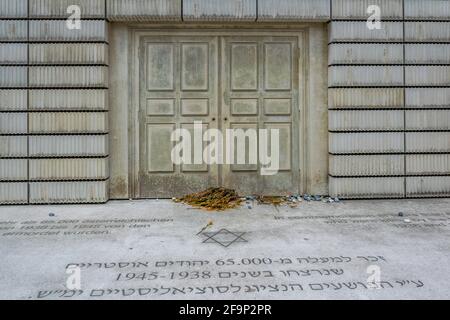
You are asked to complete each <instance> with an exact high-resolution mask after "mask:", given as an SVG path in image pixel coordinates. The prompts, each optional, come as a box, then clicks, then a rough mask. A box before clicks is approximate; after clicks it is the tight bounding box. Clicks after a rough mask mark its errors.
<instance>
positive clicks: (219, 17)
mask: <svg viewBox="0 0 450 320" xmlns="http://www.w3.org/2000/svg"><path fill="white" fill-rule="evenodd" d="M256 17H257V6H256V0H227V1H223V0H183V20H184V21H256Z"/></svg>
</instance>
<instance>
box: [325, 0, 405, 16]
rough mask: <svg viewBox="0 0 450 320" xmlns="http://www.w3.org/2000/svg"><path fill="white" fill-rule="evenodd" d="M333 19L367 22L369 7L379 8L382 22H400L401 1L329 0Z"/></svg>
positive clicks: (401, 12) (401, 14) (401, 13)
mask: <svg viewBox="0 0 450 320" xmlns="http://www.w3.org/2000/svg"><path fill="white" fill-rule="evenodd" d="M331 2H332V7H333V15H332V18H333V19H336V20H337V19H343V20H351V19H362V20H367V18H368V17H369V16H370V15H371V13H368V12H367V9H368V8H369V6H371V5H376V6H378V7H380V9H381V14H382V19H383V20H394V19H398V20H401V19H402V18H403V0H331Z"/></svg>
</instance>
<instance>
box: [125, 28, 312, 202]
mask: <svg viewBox="0 0 450 320" xmlns="http://www.w3.org/2000/svg"><path fill="white" fill-rule="evenodd" d="M200 26H201V28H199V27H200ZM164 35H168V36H169V35H170V36H218V37H221V36H282V37H297V38H298V44H299V48H298V50H299V51H298V55H297V56H298V59H299V61H298V65H299V70H300V72H299V74H298V84H299V87H298V92H299V123H298V125H299V130H298V131H299V139H298V142H299V148H298V150H299V161H300V164H299V169H300V179H299V181H298V189H299V190H300V193H303V192H305V189H306V177H307V174H306V170H307V167H308V166H307V163H306V161H307V159H308V157H307V156H306V148H307V144H306V142H307V139H306V138H307V137H306V116H307V115H306V106H307V104H308V98H309V95H308V91H309V86H308V78H309V68H308V61H309V41H308V40H309V39H308V37H309V33H308V25H303V24H301V25H298V26H295V25H294V26H290V27H287V26H274V25H268V26H260V25H257V27H255V25H251V26H249V25H232V26H230V25H224V26H222V27H219V26H218V25H204V24H202V25H198V26H193V25H185V24H180V25H171V26H168V25H148V26H135V27H133V26H132V27H130V29H129V39H130V46H129V52H128V55H129V59H128V63H129V66H128V70H129V75H128V76H129V80H130V81H129V88H128V96H129V105H128V155H129V162H128V163H129V172H128V174H129V195H130V198H132V199H140V198H141V195H140V190H139V189H140V188H139V165H140V163H139V156H140V150H139V139H140V136H139V132H140V128H139V109H140V86H139V81H140V72H139V71H140V68H139V47H140V43H141V38H143V37H149V36H150V37H151V36H164ZM219 42H220V41H219ZM221 51H222V48H221V47H220V45H219V48H218V52H219V61H220V59H221ZM219 82H220V80H219ZM220 87H221V85H220V83H219V88H220ZM220 92H221V90H219V94H220ZM219 100H221V99H220V98H219Z"/></svg>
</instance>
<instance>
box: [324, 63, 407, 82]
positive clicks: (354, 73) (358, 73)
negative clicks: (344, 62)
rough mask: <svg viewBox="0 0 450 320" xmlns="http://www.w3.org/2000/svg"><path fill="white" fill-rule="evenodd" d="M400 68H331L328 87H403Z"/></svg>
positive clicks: (401, 68)
mask: <svg viewBox="0 0 450 320" xmlns="http://www.w3.org/2000/svg"><path fill="white" fill-rule="evenodd" d="M403 83H404V82H403V67H401V66H331V67H330V68H329V69H328V85H329V86H330V87H393V86H402V85H403Z"/></svg>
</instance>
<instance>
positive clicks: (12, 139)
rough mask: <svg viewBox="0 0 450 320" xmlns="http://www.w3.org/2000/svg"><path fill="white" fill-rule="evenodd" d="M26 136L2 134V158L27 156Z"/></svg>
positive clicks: (0, 137)
mask: <svg viewBox="0 0 450 320" xmlns="http://www.w3.org/2000/svg"><path fill="white" fill-rule="evenodd" d="M27 156H28V151H27V137H26V136H11V135H8V136H2V135H0V158H19V157H20V158H26V157H27Z"/></svg>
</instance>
